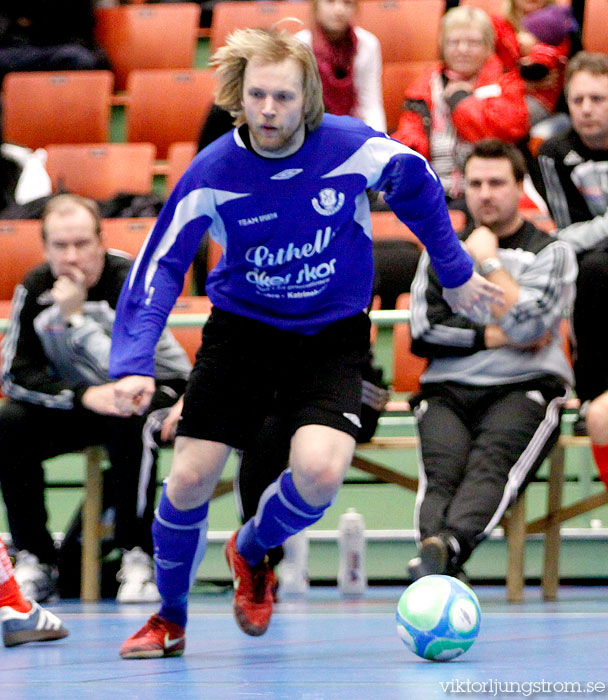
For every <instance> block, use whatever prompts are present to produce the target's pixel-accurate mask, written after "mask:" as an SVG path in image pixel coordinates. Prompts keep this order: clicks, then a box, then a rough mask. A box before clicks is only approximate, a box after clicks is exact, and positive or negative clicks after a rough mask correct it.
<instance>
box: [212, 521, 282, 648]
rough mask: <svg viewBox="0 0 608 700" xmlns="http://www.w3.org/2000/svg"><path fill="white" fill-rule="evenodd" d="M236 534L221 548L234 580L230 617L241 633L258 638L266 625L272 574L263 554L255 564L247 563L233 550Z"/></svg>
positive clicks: (268, 619) (269, 616)
mask: <svg viewBox="0 0 608 700" xmlns="http://www.w3.org/2000/svg"><path fill="white" fill-rule="evenodd" d="M236 535H237V533H236V532H235V533H234V534H233V535H232V537H231V538H230V539H229V540H228V542H226V546H225V548H224V554H225V555H226V561H227V562H228V566H229V567H230V571H231V573H232V579H233V581H234V603H233V604H232V608H233V610H234V617H235V618H236V622H237V624H238V626H239V627H240V628H241V629H242V630H243V632H245V634H250V635H251V636H252V637H259V636H260V635H261V634H264V632H266V630H267V629H268V625H269V624H270V618H271V616H272V601H273V586H274V583H275V577H274V575H273V571H272V569H271V568H270V566H269V565H268V561H267V559H266V557H265V558H264V559H263V561H262V562H260V563H259V564H257V565H256V566H249V564H248V563H247V562H246V561H245V559H244V558H243V557H242V556H241V555H240V554H239V553H238V551H237V549H236Z"/></svg>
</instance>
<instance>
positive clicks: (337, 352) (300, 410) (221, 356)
mask: <svg viewBox="0 0 608 700" xmlns="http://www.w3.org/2000/svg"><path fill="white" fill-rule="evenodd" d="M369 330H370V323H369V318H368V316H367V314H365V313H360V314H356V315H355V316H351V317H349V318H345V319H342V320H341V321H336V322H335V323H333V324H331V325H330V326H328V327H327V328H324V329H323V330H322V331H320V332H319V333H316V334H315V335H302V334H299V333H293V332H290V331H284V330H280V329H277V328H274V327H273V326H270V325H268V324H265V323H261V322H259V321H255V320H253V319H250V318H246V317H243V316H238V315H236V314H232V313H229V312H227V311H221V310H220V309H217V308H214V309H213V311H212V313H211V316H210V318H209V320H208V321H207V323H206V325H205V328H204V331H203V345H202V347H201V349H200V350H199V351H198V354H197V357H196V362H195V364H194V369H193V370H192V374H191V375H190V380H189V382H188V388H187V389H186V394H185V397H184V409H183V411H182V419H181V421H180V422H179V426H178V430H177V434H178V435H183V436H187V437H193V438H199V439H202V440H212V441H214V442H221V443H224V444H226V445H230V446H231V447H235V448H237V449H247V448H248V446H249V445H250V444H251V442H252V440H253V438H254V437H255V435H256V434H257V432H258V431H259V430H260V428H261V426H262V424H263V422H264V419H265V418H266V416H267V415H268V414H269V413H270V412H272V411H277V410H278V411H279V412H280V413H281V415H284V416H286V417H287V420H288V426H289V428H290V430H291V433H292V434H293V433H294V432H295V431H296V430H297V429H298V428H300V427H301V426H303V425H311V424H314V425H326V426H329V427H331V428H336V429H337V430H341V431H342V432H345V433H348V434H349V435H352V436H353V437H356V435H357V432H358V430H359V417H360V412H361V371H362V367H363V365H364V364H365V363H366V362H367V361H368V354H369Z"/></svg>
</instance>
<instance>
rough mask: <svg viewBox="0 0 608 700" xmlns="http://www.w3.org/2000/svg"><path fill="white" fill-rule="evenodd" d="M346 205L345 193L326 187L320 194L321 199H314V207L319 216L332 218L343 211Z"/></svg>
mask: <svg viewBox="0 0 608 700" xmlns="http://www.w3.org/2000/svg"><path fill="white" fill-rule="evenodd" d="M343 204H344V193H343V192H340V193H337V192H336V190H334V189H333V187H326V188H325V189H323V190H321V191H320V192H319V199H317V198H316V197H313V198H312V206H313V207H314V208H315V211H316V212H317V214H322V215H323V216H331V215H332V214H335V213H336V212H337V211H340V209H342V205H343Z"/></svg>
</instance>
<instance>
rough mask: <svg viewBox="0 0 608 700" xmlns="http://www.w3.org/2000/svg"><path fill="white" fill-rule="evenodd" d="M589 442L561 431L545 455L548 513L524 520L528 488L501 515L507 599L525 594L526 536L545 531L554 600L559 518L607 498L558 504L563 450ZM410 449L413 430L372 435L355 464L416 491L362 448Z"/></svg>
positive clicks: (546, 590) (412, 482)
mask: <svg viewBox="0 0 608 700" xmlns="http://www.w3.org/2000/svg"><path fill="white" fill-rule="evenodd" d="M589 445H590V441H589V438H588V437H575V436H572V435H561V436H560V438H559V440H558V442H557V445H556V446H555V448H554V449H553V451H552V452H551V455H550V456H549V473H548V476H547V481H546V483H547V507H546V514H545V515H544V516H543V517H540V518H536V519H534V520H531V521H530V522H527V521H526V492H525V491H524V492H523V493H522V494H521V495H520V497H519V498H518V500H517V501H516V502H515V503H514V504H513V505H512V506H511V508H510V509H509V510H508V511H507V513H506V514H505V516H504V517H503V518H502V520H501V523H500V525H501V526H502V528H503V529H504V532H505V536H506V539H507V572H506V588H507V600H509V601H510V602H520V601H521V600H522V599H523V590H524V559H525V545H526V537H527V536H528V535H533V534H542V535H544V538H545V541H544V556H543V569H542V577H541V587H542V592H543V597H544V599H545V600H555V598H556V597H557V589H558V586H559V556H560V544H561V535H560V525H561V523H563V522H565V521H566V520H569V519H571V518H574V517H576V516H577V515H582V514H583V513H587V512H589V511H590V510H593V509H594V508H598V507H600V506H603V505H606V504H608V492H603V493H599V494H594V495H592V496H589V497H587V498H583V499H580V500H579V501H577V502H575V503H573V504H571V505H569V506H562V498H563V486H564V480H565V471H564V462H565V459H564V458H565V450H566V448H567V447H572V446H576V447H589ZM412 449H413V450H417V449H418V438H417V437H415V436H404V437H374V438H372V440H371V441H370V442H368V443H365V444H361V445H357V452H356V454H355V456H354V458H353V466H354V467H356V468H357V469H359V470H361V471H363V472H365V473H367V474H370V475H371V476H373V477H375V478H376V479H378V480H380V481H383V482H385V483H389V484H395V485H397V486H401V487H402V488H405V489H407V490H408V491H412V492H414V493H416V491H417V490H418V480H417V479H414V478H412V477H410V476H407V475H405V474H402V473H400V472H398V471H396V470H394V469H391V468H389V467H386V466H384V465H382V464H378V463H377V462H375V461H373V460H372V459H370V458H368V457H366V456H365V452H368V451H370V450H380V451H382V450H412ZM361 453H363V454H361Z"/></svg>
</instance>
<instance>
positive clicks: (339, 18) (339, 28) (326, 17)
mask: <svg viewBox="0 0 608 700" xmlns="http://www.w3.org/2000/svg"><path fill="white" fill-rule="evenodd" d="M356 10H357V3H356V2H355V0H318V2H317V6H316V13H315V16H316V19H317V22H318V23H319V24H320V25H321V27H323V29H324V30H325V31H326V32H327V33H328V34H329V36H330V37H332V38H334V37H335V38H337V39H338V38H340V37H342V36H344V34H345V33H346V30H347V29H348V28H349V26H350V25H351V24H352V22H353V19H354V17H355V12H356Z"/></svg>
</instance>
